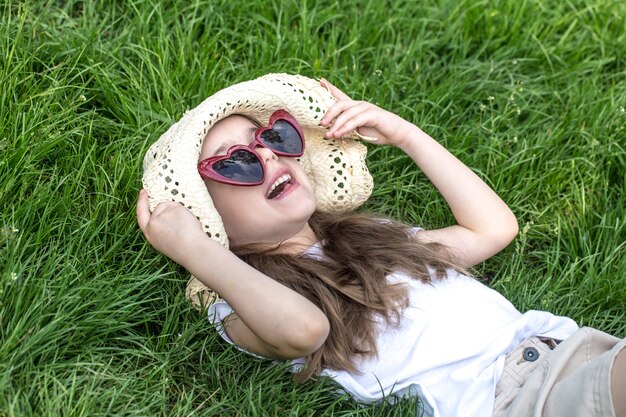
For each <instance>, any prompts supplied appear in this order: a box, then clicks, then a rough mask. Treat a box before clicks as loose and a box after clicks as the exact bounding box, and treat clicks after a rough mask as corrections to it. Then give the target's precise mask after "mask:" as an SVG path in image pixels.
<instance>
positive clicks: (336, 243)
mask: <svg viewBox="0 0 626 417" xmlns="http://www.w3.org/2000/svg"><path fill="white" fill-rule="evenodd" d="M309 224H310V226H311V228H312V229H313V231H314V232H315V235H316V237H317V238H318V239H319V241H320V243H321V248H322V253H323V256H311V255H310V254H306V253H305V254H301V255H293V254H282V253H281V254H272V253H271V252H272V251H267V250H266V251H258V249H256V250H255V249H253V248H252V247H251V246H248V247H246V248H235V249H234V250H235V251H236V252H237V253H240V255H239V256H240V257H241V258H242V259H243V260H244V261H246V262H247V263H248V264H250V265H251V266H253V267H254V268H256V269H257V270H259V271H261V272H263V273H265V274H266V275H268V276H270V277H272V278H273V279H275V280H276V281H278V282H280V283H282V284H283V285H285V286H287V287H289V288H291V289H292V290H294V291H296V292H298V293H299V294H301V295H303V296H304V297H306V298H307V299H309V300H310V301H311V302H313V303H314V304H315V305H317V307H319V308H320V309H321V310H322V311H323V312H324V314H325V315H326V317H328V321H329V323H330V333H329V335H328V338H327V339H326V341H325V342H324V344H323V345H322V346H321V347H320V348H319V349H318V350H317V351H315V352H313V353H312V354H311V355H309V356H308V357H307V358H306V367H305V368H304V369H303V370H301V371H300V372H299V373H298V374H296V375H295V378H296V380H297V381H300V382H303V381H305V380H307V379H308V378H310V377H311V376H312V375H314V374H317V373H319V372H320V371H321V370H322V369H323V368H330V369H336V370H347V371H351V372H355V371H356V368H355V365H354V363H355V360H356V359H357V358H358V357H371V356H374V355H376V354H377V351H376V321H375V320H374V318H375V316H379V317H382V318H383V319H384V320H385V322H386V323H387V324H388V325H392V326H393V325H397V324H398V321H399V319H400V315H401V314H402V310H403V309H404V308H405V307H406V306H407V303H408V299H407V289H406V287H405V286H404V285H402V284H388V283H387V280H386V276H387V275H389V274H390V273H393V272H398V271H401V272H406V273H407V274H409V275H410V276H412V277H413V278H415V279H419V280H422V281H424V282H429V281H430V280H431V276H430V273H429V268H432V269H433V270H434V271H435V276H436V277H437V278H438V279H440V278H442V277H443V276H445V271H446V269H448V268H453V269H456V270H461V271H463V270H462V268H460V267H459V266H458V265H457V264H456V263H455V262H454V257H453V254H452V253H451V252H450V251H449V250H448V248H447V247H446V246H444V245H442V244H440V243H434V242H420V240H419V237H413V236H412V234H411V231H410V228H409V227H408V226H407V225H405V224H402V223H398V222H395V221H391V220H388V219H382V218H381V217H373V216H370V215H366V214H355V213H351V214H328V213H321V212H316V213H314V214H313V216H312V217H311V219H310V220H309ZM251 251H252V252H251ZM242 253H245V254H242ZM463 272H465V271H463Z"/></svg>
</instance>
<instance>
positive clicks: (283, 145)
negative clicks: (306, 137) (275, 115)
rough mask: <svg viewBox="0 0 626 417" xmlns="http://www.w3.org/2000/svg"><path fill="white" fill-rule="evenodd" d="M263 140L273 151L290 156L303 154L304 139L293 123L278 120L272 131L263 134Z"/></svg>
mask: <svg viewBox="0 0 626 417" xmlns="http://www.w3.org/2000/svg"><path fill="white" fill-rule="evenodd" d="M261 140H262V141H263V143H264V144H265V145H267V147H269V148H270V149H272V150H275V151H278V152H282V153H285V154H289V155H299V154H301V153H302V139H301V138H300V135H299V134H298V131H297V130H296V128H295V127H293V126H292V125H291V123H289V122H287V121H285V120H278V121H276V123H274V127H273V128H272V129H269V130H266V131H265V132H263V133H261Z"/></svg>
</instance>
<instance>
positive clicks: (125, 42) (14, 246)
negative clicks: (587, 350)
mask: <svg viewBox="0 0 626 417" xmlns="http://www.w3.org/2000/svg"><path fill="white" fill-rule="evenodd" d="M0 42H1V45H2V46H1V47H0V100H1V101H0V207H1V210H0V268H1V269H0V416H99V415H103V416H109V415H120V416H126V415H128V416H130V415H133V416H135V415H137V416H139V415H141V416H153V415H159V416H189V415H198V416H209V415H233V416H265V415H276V416H283V415H290V416H313V415H315V416H318V415H337V416H387V415H393V414H395V415H414V408H415V406H416V402H417V401H416V400H410V401H404V402H401V403H400V404H398V405H395V406H390V405H380V406H361V405H359V404H356V403H355V402H353V401H351V400H350V399H348V398H346V397H338V396H336V395H333V392H334V390H335V387H333V385H332V384H331V383H329V382H328V381H323V380H322V381H312V382H308V383H306V384H304V385H298V384H296V383H294V382H293V381H292V380H291V378H290V376H289V375H290V374H289V372H288V370H287V368H286V367H285V366H279V365H275V364H272V363H269V362H267V361H262V360H257V359H252V358H250V357H248V356H246V355H245V354H243V353H241V352H238V351H236V350H235V349H233V348H232V347H229V346H226V345H225V344H224V343H223V342H222V341H221V340H220V339H219V337H218V336H217V334H216V332H215V330H214V329H212V328H211V327H210V326H209V325H208V324H207V321H206V316H205V315H203V314H202V313H199V312H198V311H196V310H195V309H194V308H192V307H191V306H190V305H189V304H188V303H187V302H186V301H185V298H184V286H185V283H186V279H187V274H186V273H185V271H184V270H183V269H182V268H180V267H178V266H177V265H175V264H174V263H172V262H170V261H168V260H167V259H166V258H165V257H163V256H162V255H160V254H159V253H157V252H155V251H154V250H153V249H151V248H150V247H149V245H148V244H147V243H146V242H145V240H144V238H143V236H142V235H141V232H140V231H139V229H138V227H137V225H136V220H135V202H136V198H137V193H138V191H139V189H140V187H141V174H142V171H141V163H142V159H143V155H144V153H145V151H146V150H147V148H148V147H149V145H150V144H151V143H153V142H154V141H155V140H156V139H158V138H159V136H160V135H161V134H162V133H163V132H165V130H166V129H167V127H168V126H169V125H171V124H172V123H173V122H175V121H176V120H178V119H179V118H180V117H181V115H182V114H183V112H184V111H185V110H187V109H190V108H193V107H195V106H196V105H198V104H199V103H200V102H201V101H202V100H203V99H205V98H206V97H208V96H209V95H211V94H212V93H213V92H215V91H217V90H219V89H221V88H223V87H226V86H228V85H230V84H232V83H235V82H239V81H244V80H248V79H251V78H255V77H257V76H260V75H263V74H266V73H269V72H289V73H300V74H303V75H306V76H310V77H315V78H319V77H325V78H327V79H329V80H330V81H331V82H334V83H335V84H336V85H338V86H339V87H340V88H342V89H344V91H346V92H347V93H348V94H350V95H352V96H353V97H354V98H357V99H363V100H369V101H372V102H374V103H376V104H378V105H380V106H382V107H384V108H386V109H389V110H392V111H394V112H396V113H398V114H400V115H401V116H403V117H405V118H407V119H408V120H411V121H412V122H414V123H416V124H417V125H418V126H420V127H421V128H422V129H423V130H425V131H426V132H428V133H430V134H431V135H432V136H433V137H435V138H436V139H438V140H440V141H441V142H442V143H443V144H445V145H446V146H447V147H448V148H449V149H450V150H451V151H452V152H453V153H454V154H455V155H457V156H458V157H459V158H460V159H461V160H463V161H464V162H465V163H466V164H467V165H468V166H470V167H472V169H474V170H475V171H476V172H477V173H478V174H479V175H480V176H481V177H482V178H484V179H485V180H486V181H487V182H488V183H489V184H490V185H491V186H492V187H493V188H494V189H495V190H496V191H497V192H498V193H499V194H500V195H501V196H502V198H503V199H504V200H505V201H506V202H507V203H508V204H509V205H510V207H511V208H512V209H513V211H514V212H515V214H516V215H517V217H518V219H519V223H520V234H519V236H518V237H517V239H516V240H515V241H514V242H513V243H512V244H511V245H510V246H509V247H508V248H507V249H506V250H505V251H503V252H502V253H500V254H499V255H497V256H496V257H494V258H492V259H490V260H489V261H487V262H485V263H484V264H482V265H479V266H478V267H477V268H476V275H477V276H478V277H481V278H482V279H485V280H486V281H487V282H488V283H489V285H490V286H492V287H493V288H495V289H497V290H498V291H500V292H501V293H502V294H504V295H505V296H506V297H508V298H509V299H510V300H511V301H512V302H513V303H514V304H515V305H516V306H517V307H518V308H519V309H520V310H522V311H525V310H528V309H542V310H548V311H551V312H554V313H556V314H560V315H566V316H569V317H572V318H573V319H575V320H576V321H577V322H578V323H579V324H580V325H586V326H593V327H596V328H599V329H601V330H604V331H606V332H609V333H613V334H615V335H617V336H620V337H626V256H625V253H626V250H625V249H626V243H625V242H626V212H625V207H626V201H625V197H624V196H625V193H624V191H625V182H624V180H625V177H626V153H625V146H626V140H625V139H624V138H625V137H626V3H625V2H623V1H618V0H598V1H578V0H571V1H560V0H543V1H541V0H527V1H521V2H520V1H514V0H497V1H484V0H478V1H476V0H458V1H452V0H439V1H437V0H428V1H408V0H407V1H383V0H380V1H376V0H371V1H344V2H339V1H336V0H335V1H318V2H312V1H309V2H306V1H296V0H287V1H284V2H280V1H258V2H248V1H243V0H215V1H213V0H187V1H183V0H169V1H163V2H159V1H157V0H151V1H148V0H129V1H121V0H120V1H112V0H103V1H77V0H76V1H71V0H69V1H35V0H32V1H28V2H11V1H10V0H9V1H8V3H7V2H3V5H2V6H0ZM368 162H369V167H370V169H371V171H372V174H373V176H374V178H375V182H376V184H377V185H376V189H375V191H374V193H373V195H372V198H371V199H370V201H369V202H368V203H367V204H366V206H365V207H364V210H370V211H375V212H380V213H384V214H387V215H391V216H394V217H396V218H399V219H402V220H405V221H407V222H410V223H412V224H417V225H421V226H424V227H427V228H435V227H442V226H445V225H448V224H450V223H451V222H452V220H453V218H452V216H451V214H450V212H449V210H448V209H447V207H446V205H445V203H444V201H443V200H442V199H441V198H440V197H439V195H438V193H437V192H436V190H435V189H434V188H433V187H432V186H431V185H430V184H429V183H428V181H427V180H426V178H425V177H424V176H423V174H421V173H420V172H418V171H417V170H416V169H415V168H414V166H413V164H412V162H411V161H410V160H409V159H408V157H406V156H405V155H403V154H402V153H401V152H400V151H398V150H397V149H392V148H384V147H375V146H370V153H369V156H368ZM233 278H235V277H233Z"/></svg>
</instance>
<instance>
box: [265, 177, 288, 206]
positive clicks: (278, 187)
mask: <svg viewBox="0 0 626 417" xmlns="http://www.w3.org/2000/svg"><path fill="white" fill-rule="evenodd" d="M291 180H292V179H291V175H289V174H283V175H281V176H280V177H278V178H277V179H276V181H274V184H272V186H271V187H270V190H269V191H268V192H267V198H268V199H269V200H271V199H273V198H276V197H278V196H280V195H281V194H282V193H283V191H285V187H287V185H289V184H291Z"/></svg>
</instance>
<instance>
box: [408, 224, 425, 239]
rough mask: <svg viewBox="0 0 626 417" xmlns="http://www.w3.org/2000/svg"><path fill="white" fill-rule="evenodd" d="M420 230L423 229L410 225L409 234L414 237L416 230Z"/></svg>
mask: <svg viewBox="0 0 626 417" xmlns="http://www.w3.org/2000/svg"><path fill="white" fill-rule="evenodd" d="M420 230H424V229H423V228H421V227H418V226H413V227H411V228H410V229H409V236H411V237H415V235H417V232H419V231H420Z"/></svg>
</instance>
